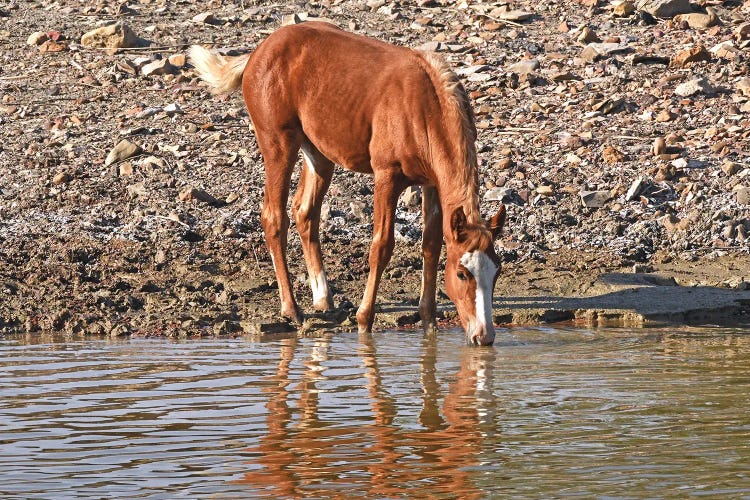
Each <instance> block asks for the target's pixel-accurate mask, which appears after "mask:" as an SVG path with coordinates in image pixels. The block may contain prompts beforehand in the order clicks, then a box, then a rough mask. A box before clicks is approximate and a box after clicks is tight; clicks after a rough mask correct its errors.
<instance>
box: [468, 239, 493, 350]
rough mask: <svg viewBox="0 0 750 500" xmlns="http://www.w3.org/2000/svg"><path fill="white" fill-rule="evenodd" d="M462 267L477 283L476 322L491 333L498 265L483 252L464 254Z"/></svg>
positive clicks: (484, 330) (471, 326)
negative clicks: (493, 294) (493, 297)
mask: <svg viewBox="0 0 750 500" xmlns="http://www.w3.org/2000/svg"><path fill="white" fill-rule="evenodd" d="M461 265H463V266H464V267H465V268H466V269H468V270H469V272H470V273H471V274H472V275H473V276H474V279H475V280H476V282H477V296H476V299H475V305H476V313H475V314H476V316H475V321H476V323H477V324H479V325H480V326H481V327H482V331H483V332H485V333H489V332H490V329H491V328H493V324H492V288H493V285H494V279H495V274H497V265H496V264H495V263H494V262H492V259H490V258H489V257H488V256H487V254H486V253H484V252H482V251H481V250H474V251H473V252H466V253H465V254H463V256H462V257H461ZM470 323H471V322H470ZM470 328H472V330H473V329H475V328H476V326H474V325H470ZM493 331H494V330H493ZM473 333H474V332H473V331H471V332H469V334H470V335H471V334H473Z"/></svg>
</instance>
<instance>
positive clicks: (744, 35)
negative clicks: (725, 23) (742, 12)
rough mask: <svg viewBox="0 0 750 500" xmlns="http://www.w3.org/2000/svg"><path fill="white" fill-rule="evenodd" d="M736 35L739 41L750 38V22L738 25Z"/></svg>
mask: <svg viewBox="0 0 750 500" xmlns="http://www.w3.org/2000/svg"><path fill="white" fill-rule="evenodd" d="M734 37H735V38H736V39H737V41H738V42H741V41H743V40H750V23H742V24H740V25H739V26H737V29H736V30H735V32H734Z"/></svg>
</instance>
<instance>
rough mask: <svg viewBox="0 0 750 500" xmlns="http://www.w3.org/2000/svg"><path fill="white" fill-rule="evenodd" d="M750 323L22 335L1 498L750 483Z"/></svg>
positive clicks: (734, 489)
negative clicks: (180, 336) (474, 341)
mask: <svg viewBox="0 0 750 500" xmlns="http://www.w3.org/2000/svg"><path fill="white" fill-rule="evenodd" d="M748 333H750V330H748V329H745V330H741V329H734V330H731V329H723V330H719V329H708V330H705V329H704V330H698V329H683V330H681V331H677V332H674V331H670V330H626V329H610V330H585V329H573V328H571V329H552V328H537V329H528V328H524V329H521V328H517V329H511V330H503V331H501V332H500V333H499V338H498V341H497V342H496V345H495V347H494V348H488V349H480V348H469V347H465V346H464V345H462V342H463V338H462V335H461V334H460V333H458V332H444V333H442V334H441V335H440V336H439V337H438V338H437V339H434V338H433V339H423V337H422V335H421V334H419V333H417V332H389V333H379V334H376V335H375V336H374V337H358V336H357V335H356V334H338V335H335V336H333V335H328V336H325V337H320V338H299V339H298V338H274V339H269V340H267V341H263V342H253V341H250V340H246V339H239V340H226V339H221V340H209V341H204V340H191V341H183V342H172V341H168V340H132V341H113V340H79V341H74V340H70V339H68V341H67V342H62V341H61V342H55V341H53V340H50V339H38V338H37V339H36V340H35V339H23V338H21V339H6V340H4V341H0V496H2V497H3V498H56V499H58V498H103V497H107V498H112V497H123V498H205V497H211V498H238V497H242V498H258V497H271V498H279V497H285V498H288V497H347V498H350V497H376V498H384V497H389V498H393V497H404V496H418V497H443V498H455V497H457V496H460V497H461V498H480V497H488V496H489V497H492V496H516V497H517V496H523V497H550V496H554V497H561V496H572V497H575V496H581V497H592V496H610V497H612V496H614V497H626V498H633V497H639V498H642V497H685V496H706V495H707V496H713V497H722V498H726V497H747V498H750V409H749V408H750V369H749V367H750V335H748Z"/></svg>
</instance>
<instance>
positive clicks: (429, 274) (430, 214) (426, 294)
mask: <svg viewBox="0 0 750 500" xmlns="http://www.w3.org/2000/svg"><path fill="white" fill-rule="evenodd" d="M422 217H423V219H424V229H423V231H422V259H423V264H422V290H421V292H420V297H419V317H420V318H421V319H422V328H424V331H425V333H430V332H433V331H437V323H436V321H435V315H436V313H437V306H436V304H435V293H436V290H437V273H438V262H439V261H440V250H441V249H442V246H443V225H442V224H443V214H442V210H441V209H440V200H439V199H438V192H437V188H436V187H434V186H424V188H423V189H422Z"/></svg>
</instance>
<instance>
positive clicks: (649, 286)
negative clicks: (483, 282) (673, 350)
mask: <svg viewBox="0 0 750 500" xmlns="http://www.w3.org/2000/svg"><path fill="white" fill-rule="evenodd" d="M593 290H594V291H595V293H597V294H596V295H592V296H587V297H554V296H529V297H505V298H497V299H496V300H495V305H494V306H495V319H496V322H498V323H514V324H540V323H554V322H561V321H581V322H583V323H586V324H592V325H622V326H644V325H649V324H660V323H661V324H663V323H677V324H692V325H697V324H714V325H733V324H741V323H750V290H739V289H730V288H718V287H710V286H698V287H685V286H678V285H676V284H675V283H674V281H673V280H672V279H671V278H664V277H661V276H658V275H652V274H626V273H613V274H608V275H605V276H603V277H602V278H601V279H600V280H599V281H598V282H597V283H596V284H595V286H594V288H593Z"/></svg>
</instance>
